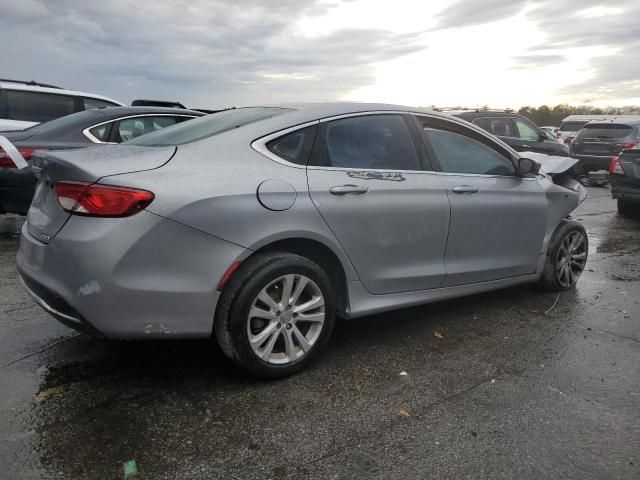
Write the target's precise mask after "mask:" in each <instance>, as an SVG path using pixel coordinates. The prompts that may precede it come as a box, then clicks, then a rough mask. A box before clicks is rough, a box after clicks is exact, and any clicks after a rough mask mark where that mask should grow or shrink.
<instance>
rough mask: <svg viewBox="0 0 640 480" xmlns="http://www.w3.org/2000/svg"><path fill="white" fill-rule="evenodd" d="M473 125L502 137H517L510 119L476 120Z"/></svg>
mask: <svg viewBox="0 0 640 480" xmlns="http://www.w3.org/2000/svg"><path fill="white" fill-rule="evenodd" d="M473 123H474V124H475V125H478V126H479V127H480V128H482V129H483V130H486V131H487V132H489V133H492V134H494V135H497V136H500V137H515V136H517V135H516V134H515V133H514V131H513V124H512V123H511V119H510V118H476V119H475V120H474V121H473Z"/></svg>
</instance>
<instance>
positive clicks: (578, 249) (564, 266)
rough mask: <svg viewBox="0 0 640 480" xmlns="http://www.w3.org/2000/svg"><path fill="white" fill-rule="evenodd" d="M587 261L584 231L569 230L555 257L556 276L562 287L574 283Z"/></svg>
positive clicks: (567, 286)
mask: <svg viewBox="0 0 640 480" xmlns="http://www.w3.org/2000/svg"><path fill="white" fill-rule="evenodd" d="M586 263H587V242H586V238H585V235H584V233H582V232H575V231H574V232H571V233H570V234H569V235H567V236H566V237H565V238H564V240H563V241H562V243H561V244H560V248H559V249H558V255H557V257H556V265H555V267H556V278H557V279H558V283H559V284H560V286H562V287H563V288H569V287H571V286H572V285H574V284H575V283H576V282H577V281H578V278H579V277H580V275H581V274H582V272H583V270H584V266H585V264H586Z"/></svg>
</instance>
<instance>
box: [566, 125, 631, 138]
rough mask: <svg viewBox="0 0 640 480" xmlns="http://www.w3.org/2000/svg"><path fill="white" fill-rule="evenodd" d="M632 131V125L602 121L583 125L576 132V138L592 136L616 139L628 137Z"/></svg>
mask: <svg viewBox="0 0 640 480" xmlns="http://www.w3.org/2000/svg"><path fill="white" fill-rule="evenodd" d="M632 132H633V127H631V126H629V125H621V124H617V123H602V124H595V125H585V127H584V129H582V131H581V132H580V133H579V134H578V138H580V139H585V138H594V139H598V140H618V139H621V138H625V137H628V136H629V135H631V133H632Z"/></svg>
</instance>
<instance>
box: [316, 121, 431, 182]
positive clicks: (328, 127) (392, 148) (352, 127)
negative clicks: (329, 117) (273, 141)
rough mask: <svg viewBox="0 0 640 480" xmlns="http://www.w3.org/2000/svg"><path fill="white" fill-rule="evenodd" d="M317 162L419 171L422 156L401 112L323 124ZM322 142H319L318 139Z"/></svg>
mask: <svg viewBox="0 0 640 480" xmlns="http://www.w3.org/2000/svg"><path fill="white" fill-rule="evenodd" d="M318 135H319V137H320V148H319V149H318V151H317V153H314V158H313V164H314V165H318V166H325V167H338V168H361V169H381V170H419V168H420V167H419V166H418V155H417V153H416V149H415V146H414V143H413V140H412V138H411V134H410V132H409V127H408V126H407V123H406V121H405V119H404V117H403V116H401V115H364V116H361V117H350V118H343V119H340V120H334V121H331V122H327V123H325V124H323V125H322V128H321V130H320V132H319V134H318ZM316 143H318V142H316Z"/></svg>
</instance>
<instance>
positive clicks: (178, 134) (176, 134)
mask: <svg viewBox="0 0 640 480" xmlns="http://www.w3.org/2000/svg"><path fill="white" fill-rule="evenodd" d="M289 111H291V110H290V109H287V108H276V107H247V108H234V109H231V110H224V111H222V112H218V113H212V114H210V115H205V116H204V117H200V118H197V119H195V120H191V121H189V122H183V123H179V124H177V125H173V126H171V127H167V128H163V129H162V130H157V131H155V132H153V133H149V134H147V135H142V136H140V137H137V138H135V139H133V140H129V141H128V142H124V143H125V144H128V145H142V146H153V147H156V146H157V147H163V146H170V145H182V144H184V143H191V142H195V141H196V140H202V139H203V138H206V137H211V136H213V135H217V134H219V133H222V132H226V131H228V130H233V129H234V128H239V127H242V126H244V125H248V124H250V123H254V122H257V121H259V120H264V119H265V118H270V117H275V116H276V115H281V114H283V113H286V112H289Z"/></svg>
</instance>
